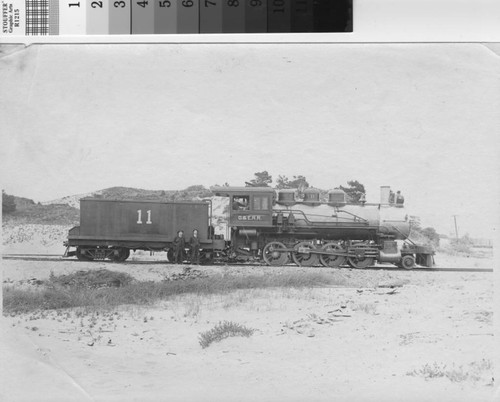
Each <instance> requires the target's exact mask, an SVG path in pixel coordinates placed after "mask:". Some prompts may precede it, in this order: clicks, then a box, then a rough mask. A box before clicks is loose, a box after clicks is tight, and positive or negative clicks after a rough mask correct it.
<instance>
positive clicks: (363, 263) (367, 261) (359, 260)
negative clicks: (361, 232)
mask: <svg viewBox="0 0 500 402" xmlns="http://www.w3.org/2000/svg"><path fill="white" fill-rule="evenodd" d="M354 248H355V247H354ZM374 262H375V259H374V258H371V257H361V256H359V257H348V258H347V263H348V264H349V265H350V266H351V267H353V268H358V269H359V268H367V267H369V266H370V265H373V263H374Z"/></svg>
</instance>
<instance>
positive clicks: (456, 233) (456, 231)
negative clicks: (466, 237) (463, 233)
mask: <svg viewBox="0 0 500 402" xmlns="http://www.w3.org/2000/svg"><path fill="white" fill-rule="evenodd" d="M452 216H453V219H454V220H455V235H456V236H457V240H458V227H457V216H458V215H452Z"/></svg>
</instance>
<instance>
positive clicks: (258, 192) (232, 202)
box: [212, 187, 275, 227]
mask: <svg viewBox="0 0 500 402" xmlns="http://www.w3.org/2000/svg"><path fill="white" fill-rule="evenodd" d="M212 191H213V193H214V194H215V195H217V196H220V197H229V225H230V226H231V227H262V226H271V225H272V209H273V202H274V194H275V193H274V190H273V189H272V188H263V187H259V188H257V187H255V188H254V187H213V188H212Z"/></svg>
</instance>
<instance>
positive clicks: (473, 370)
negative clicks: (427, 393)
mask: <svg viewBox="0 0 500 402" xmlns="http://www.w3.org/2000/svg"><path fill="white" fill-rule="evenodd" d="M492 372H493V365H492V363H491V361H490V360H486V359H482V360H481V361H479V362H472V363H470V364H468V365H467V366H466V367H464V366H458V367H456V366H455V365H454V364H453V365H452V366H451V367H448V366H447V365H446V364H444V363H436V362H434V363H433V364H432V365H431V364H425V365H424V366H423V367H422V368H420V369H418V370H417V369H415V370H413V371H409V372H408V373H406V375H409V376H414V377H423V378H425V379H426V380H429V379H433V378H448V379H449V380H450V381H451V382H464V381H469V380H470V381H473V382H478V381H480V380H486V381H488V380H489V379H490V378H491V377H492V374H493V373H492Z"/></svg>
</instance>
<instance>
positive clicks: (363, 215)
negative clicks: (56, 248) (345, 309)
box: [64, 186, 434, 269]
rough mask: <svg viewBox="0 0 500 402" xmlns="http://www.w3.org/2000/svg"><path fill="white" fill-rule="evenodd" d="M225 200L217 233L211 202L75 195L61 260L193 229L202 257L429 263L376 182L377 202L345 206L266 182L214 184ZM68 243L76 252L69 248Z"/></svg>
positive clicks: (118, 253) (145, 244)
mask: <svg viewBox="0 0 500 402" xmlns="http://www.w3.org/2000/svg"><path fill="white" fill-rule="evenodd" d="M211 191H212V192H213V194H214V195H215V196H219V197H227V198H228V201H229V204H228V207H229V208H228V211H227V217H226V220H227V224H228V231H227V233H226V236H224V235H221V234H215V230H214V226H213V224H212V223H213V222H212V219H213V216H212V215H213V214H212V202H211V201H210V200H207V201H200V202H159V201H148V200H109V199H99V198H84V199H82V200H80V226H77V227H74V228H72V229H71V230H70V231H69V234H68V240H67V241H66V242H65V246H66V252H65V254H64V256H65V257H70V256H76V257H77V258H78V259H80V260H103V259H110V260H114V261H125V260H126V259H127V258H128V257H129V255H130V251H131V250H134V251H135V250H150V251H168V254H167V256H168V258H169V260H170V261H172V260H173V258H172V257H173V240H174V238H175V236H176V234H177V231H178V230H183V231H184V232H185V233H191V231H192V230H194V229H197V230H198V233H199V238H200V242H201V244H200V248H201V256H202V262H207V263H208V262H215V263H218V262H222V263H225V262H265V263H266V264H268V265H285V264H287V263H289V262H290V261H293V262H294V263H295V264H297V265H300V266H315V265H319V264H321V265H323V266H326V267H340V266H343V265H349V266H351V267H354V268H367V267H369V266H373V265H374V264H376V263H390V264H394V265H396V266H399V267H403V268H406V269H411V268H413V267H415V266H416V265H417V264H418V265H422V266H425V267H432V266H433V264H434V258H433V255H434V252H433V250H432V249H430V248H429V247H426V246H422V245H418V244H415V243H413V242H412V241H410V239H409V234H410V229H411V224H410V221H409V219H408V215H407V213H406V211H405V208H404V205H403V204H395V203H393V202H392V201H391V199H390V193H391V191H390V188H389V187H387V186H384V187H381V199H380V203H378V204H368V203H365V202H361V203H349V202H347V197H346V194H345V192H344V191H342V190H339V189H335V190H331V191H330V192H329V193H328V202H321V201H320V192H319V190H316V189H306V190H305V191H304V198H303V200H297V199H296V197H295V193H296V191H295V190H293V189H285V190H280V191H278V192H276V191H275V190H274V189H272V188H270V187H212V188H211ZM73 248H74V250H73Z"/></svg>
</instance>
